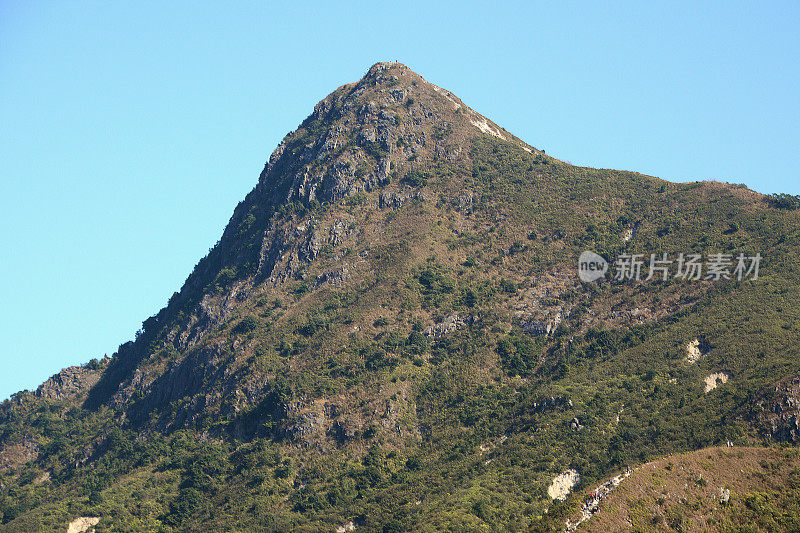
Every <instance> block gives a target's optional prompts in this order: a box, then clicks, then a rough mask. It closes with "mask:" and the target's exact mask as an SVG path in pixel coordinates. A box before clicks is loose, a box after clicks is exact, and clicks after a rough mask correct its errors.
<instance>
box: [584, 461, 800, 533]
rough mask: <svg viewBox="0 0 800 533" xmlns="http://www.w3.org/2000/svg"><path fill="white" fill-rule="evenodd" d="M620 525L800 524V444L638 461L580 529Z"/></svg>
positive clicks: (764, 527) (737, 527)
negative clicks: (799, 448)
mask: <svg viewBox="0 0 800 533" xmlns="http://www.w3.org/2000/svg"><path fill="white" fill-rule="evenodd" d="M592 493H593V490H590V491H587V494H585V495H584V496H585V497H590V496H591V495H592ZM576 521H577V520H576ZM624 530H636V531H800V455H799V454H798V450H797V448H784V449H780V448H778V449H775V448H739V447H733V448H730V447H722V448H704V449H702V450H698V451H695V452H688V453H683V454H678V455H673V456H669V457H665V458H663V459H660V460H657V461H653V462H650V463H646V464H644V465H641V466H640V467H638V468H636V469H634V470H633V471H632V473H631V474H630V476H629V477H627V478H625V479H624V480H623V481H622V482H620V484H619V486H618V487H617V488H615V489H614V490H612V491H611V492H610V493H609V494H608V496H606V497H605V498H603V499H602V500H601V502H600V505H599V509H598V510H597V511H596V512H595V513H594V515H593V516H592V517H591V518H590V519H588V520H586V521H585V522H583V523H582V524H581V526H580V528H579V529H578V531H597V532H605V531H624Z"/></svg>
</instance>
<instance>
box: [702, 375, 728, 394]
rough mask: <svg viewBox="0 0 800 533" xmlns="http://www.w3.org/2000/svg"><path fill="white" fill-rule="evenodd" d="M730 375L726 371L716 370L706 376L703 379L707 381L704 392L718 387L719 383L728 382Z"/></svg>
mask: <svg viewBox="0 0 800 533" xmlns="http://www.w3.org/2000/svg"><path fill="white" fill-rule="evenodd" d="M728 377H729V376H728V374H726V373H725V372H714V373H713V374H711V375H709V376H706V378H705V379H704V380H703V381H705V382H706V386H705V389H703V392H706V393H708V392H711V391H712V390H714V389H716V388H717V386H718V385H721V384H722V383H725V382H727V381H728Z"/></svg>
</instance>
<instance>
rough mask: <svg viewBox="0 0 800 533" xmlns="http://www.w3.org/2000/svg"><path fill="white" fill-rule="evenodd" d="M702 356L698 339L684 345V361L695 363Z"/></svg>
mask: <svg viewBox="0 0 800 533" xmlns="http://www.w3.org/2000/svg"><path fill="white" fill-rule="evenodd" d="M701 357H703V354H702V353H701V352H700V339H695V340H693V341H692V342H690V343H689V344H687V345H686V362H687V363H689V364H693V363H696V362H697V361H699V360H700V358H701Z"/></svg>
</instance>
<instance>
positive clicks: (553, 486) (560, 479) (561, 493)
mask: <svg viewBox="0 0 800 533" xmlns="http://www.w3.org/2000/svg"><path fill="white" fill-rule="evenodd" d="M580 480H581V476H580V474H578V473H577V472H576V471H575V470H572V469H570V470H565V471H564V472H562V473H560V474H559V475H557V476H556V477H554V478H553V482H552V483H550V486H549V487H547V495H548V496H550V497H551V498H553V499H554V500H566V499H567V496H569V493H570V492H571V491H572V489H573V488H574V487H575V485H577V484H578V483H579V482H580Z"/></svg>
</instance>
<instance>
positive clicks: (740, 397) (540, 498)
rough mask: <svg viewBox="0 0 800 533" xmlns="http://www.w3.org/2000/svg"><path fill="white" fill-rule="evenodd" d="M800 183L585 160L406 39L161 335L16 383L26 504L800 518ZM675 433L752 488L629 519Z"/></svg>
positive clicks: (3, 424)
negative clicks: (670, 177)
mask: <svg viewBox="0 0 800 533" xmlns="http://www.w3.org/2000/svg"><path fill="white" fill-rule="evenodd" d="M498 96H501V95H498ZM275 105H280V103H279V102H276V103H275ZM798 206H800V201H798V199H797V198H794V197H789V196H788V195H775V196H763V195H761V194H758V193H756V192H753V191H751V190H748V189H747V188H746V187H745V186H743V185H735V184H727V183H719V182H713V181H708V182H695V183H680V184H678V183H671V182H668V181H663V180H660V179H658V178H654V177H650V176H645V175H642V174H638V173H634V172H622V171H615V170H604V169H602V170H601V169H593V168H586V167H578V166H574V165H571V164H568V163H565V162H563V161H560V160H558V159H556V158H554V157H552V156H550V155H547V154H546V153H545V151H544V150H542V149H539V148H534V147H533V146H530V145H528V144H526V143H525V142H523V141H522V140H520V139H518V138H517V137H515V136H514V135H512V134H511V133H509V132H507V131H506V130H504V129H503V128H502V127H500V126H498V125H497V124H495V123H494V122H492V121H491V120H489V119H488V118H486V117H484V116H482V115H480V114H479V113H477V112H475V111H473V110H472V109H470V108H469V107H468V106H467V105H465V104H464V103H463V102H462V101H461V100H460V99H459V98H458V97H456V96H455V95H454V94H452V93H451V92H449V91H448V90H446V89H443V88H440V87H438V86H436V85H434V84H432V83H430V82H428V81H426V80H424V79H423V78H422V77H421V76H419V75H418V74H416V73H415V72H413V71H412V70H410V69H409V68H408V67H406V66H405V65H403V64H400V63H378V64H376V65H374V66H373V67H372V68H370V69H369V71H368V72H367V73H366V75H365V76H364V77H363V78H362V79H360V80H359V81H357V82H355V83H351V84H347V85H343V86H342V87H339V88H338V89H336V90H335V91H334V92H333V93H331V94H330V95H328V96H327V97H326V98H324V99H323V100H322V101H321V102H319V103H318V104H317V105H316V106H315V107H314V110H313V112H312V113H311V114H310V115H309V116H308V118H306V119H305V120H304V121H303V122H302V124H300V126H299V127H298V128H297V130H295V131H293V132H291V133H289V134H288V135H287V136H286V137H285V138H284V139H283V141H281V143H280V145H279V146H278V147H277V148H276V149H275V151H274V152H273V153H272V155H271V156H270V157H269V160H268V161H267V163H266V165H265V167H264V170H263V171H262V172H261V175H260V176H259V177H258V182H257V183H256V185H255V187H254V188H253V190H252V191H251V192H250V193H249V194H248V195H247V196H246V197H245V198H244V200H243V201H242V202H240V203H239V205H238V206H236V208H235V210H234V212H233V215H232V217H231V219H230V222H229V223H228V225H227V227H226V228H225V230H224V232H223V234H222V236H221V238H220V240H219V241H218V242H217V244H216V245H215V246H214V247H213V248H212V249H211V251H210V252H209V254H208V255H207V256H206V257H204V258H202V259H201V260H200V261H199V262H198V264H197V266H196V267H195V268H194V270H193V272H192V274H191V275H190V276H189V278H188V279H187V280H186V282H185V283H184V285H183V287H181V289H180V290H179V291H178V292H176V293H175V294H174V295H173V296H172V297H171V298H170V299H169V302H168V303H167V304H166V306H165V307H164V308H163V309H162V310H161V311H159V312H158V313H157V314H156V315H154V316H152V317H150V318H147V319H146V320H144V322H143V324H142V328H141V330H140V331H139V333H138V334H137V336H136V339H135V340H132V341H130V342H126V343H124V344H122V345H120V347H119V349H118V351H117V352H116V353H115V354H114V355H113V356H112V357H104V358H101V359H93V360H91V361H90V362H89V363H87V364H86V365H84V366H81V367H73V368H67V369H65V370H63V371H62V372H60V373H59V374H57V375H55V376H53V377H52V378H50V379H49V380H48V381H47V382H46V383H44V384H43V385H42V386H40V387H39V388H38V389H37V390H36V391H34V392H28V391H23V392H20V393H17V394H15V395H14V396H13V397H12V398H11V399H10V400H7V401H5V402H3V404H2V405H1V406H0V529H2V530H3V531H64V530H65V529H66V528H67V527H84V525H85V526H86V527H93V528H94V529H95V531H96V532H98V533H100V532H102V531H159V532H165V531H166V532H169V531H337V532H344V531H354V530H355V531H441V530H447V531H450V530H452V531H522V530H533V531H560V530H564V529H565V528H570V530H575V529H577V530H580V528H597V529H599V528H603V527H605V528H606V529H607V528H608V527H611V528H612V529H614V528H617V527H622V526H620V524H623V523H624V524H627V525H629V526H630V527H631V528H634V527H636V528H639V529H648V528H650V529H658V530H661V529H668V528H671V527H672V528H677V527H678V526H680V527H681V528H683V529H686V530H692V529H698V528H709V527H715V526H719V527H720V528H723V529H724V528H730V529H736V528H738V527H745V526H747V527H756V529H760V530H772V531H774V530H781V529H787V530H788V529H791V528H792V527H794V526H795V525H796V521H797V515H796V514H794V513H786V512H783V513H782V512H781V509H782V508H786V506H787V505H790V503H787V502H791V501H795V502H796V501H798V500H799V498H798V497H800V485H799V484H798V483H796V481H797V480H796V479H795V478H796V477H797V475H796V473H797V472H798V471H799V470H798V468H800V463H799V462H798V454H797V453H796V451H797V449H796V448H795V446H796V445H797V442H798V435H799V434H800V433H798V432H799V431H800V429H798V415H800V402H799V401H798V383H800V354H798V346H799V345H800V343H799V342H798V341H800V338H799V337H800V305H799V304H798V302H799V301H800V285H799V284H798V283H797V279H798V275H800V272H799V271H800V264H798V261H797V257H798V253H799V252H800V224H798V223H799V222H800V210H798V209H797V207H798ZM586 251H590V252H591V257H593V258H596V259H594V260H593V261H594V262H595V263H597V264H598V265H600V262H601V261H606V262H607V263H608V264H607V271H605V270H602V271H601V272H600V274H597V275H596V276H593V277H592V278H591V281H582V279H584V278H583V277H582V276H581V275H580V271H581V269H583V268H584V266H585V265H581V264H579V257H580V256H581V254H582V253H584V252H586ZM587 268H588V267H587ZM598 268H599V266H598ZM778 444H780V445H781V446H784V447H786V448H785V450H782V451H775V450H768V447H769V446H775V445H778ZM715 446H716V447H717V448H711V447H715ZM720 446H721V447H723V448H725V449H726V450H727V449H728V448H737V447H741V449H742V450H745V451H746V455H747V458H748V461H750V462H752V463H753V465H761V466H758V468H763V469H765V470H764V471H765V472H766V474H764V475H763V476H758V475H755V474H754V475H753V476H750V477H748V478H747V479H748V481H747V483H743V482H740V483H738V484H736V483H737V482H736V479H735V477H736V476H732V475H730V472H729V470H730V469H731V468H733V467H734V466H735V465H736V464H737V463H736V461H735V460H732V459H731V457H735V456H734V455H731V454H732V453H734V452H732V451H731V452H728V451H724V450H723V451H719V450H720V448H719V447H720ZM707 448H708V449H709V450H712V451H713V453H712V451H709V452H708V458H707V459H702V457H705V456H704V455H702V454H704V453H705V452H704V451H701V450H706V449H707ZM745 451H743V452H742V453H745ZM723 452H724V453H723ZM670 454H673V455H676V456H678V455H679V456H680V457H681V458H682V459H676V460H675V461H676V464H680V465H690V466H691V468H693V469H694V470H697V471H698V472H699V471H700V470H698V468H700V467H699V466H697V464H700V465H701V466H702V468H705V469H706V470H708V469H709V468H710V469H711V470H713V467H714V465H715V464H718V470H716V471H715V473H714V475H713V476H711V477H709V476H708V475H707V477H709V479H711V478H713V479H714V480H719V481H715V482H718V483H720V484H723V485H724V484H726V483H727V484H728V485H730V486H728V485H725V486H720V487H716V486H715V487H711V488H708V489H706V488H705V487H706V486H705V485H702V482H701V481H698V480H697V479H693V480H692V482H691V483H692V484H693V485H692V486H691V487H689V485H687V487H689V489H691V490H689V489H686V488H684V489H682V488H681V487H682V486H683V485H681V483H682V481H681V480H678V481H681V483H678V481H675V480H672V478H670V479H671V480H672V481H670V483H669V484H668V485H666V484H665V485H664V487H668V488H669V491H668V492H669V493H668V494H667V493H665V494H660V495H654V496H653V497H652V498H650V499H648V500H647V502H648V503H647V505H643V506H640V507H636V505H635V504H634V503H631V502H628V503H626V506H625V507H624V517H625V518H624V521H621V519H620V516H622V515H620V514H619V512H621V511H619V509H620V507H619V505H617V506H616V507H614V506H610V505H608V504H606V503H604V501H603V498H605V495H606V494H614V491H615V490H618V489H617V486H618V485H619V486H620V487H624V483H630V486H633V485H634V483H636V484H642V483H644V484H646V483H647V482H648V481H647V480H646V479H645V477H644V476H645V474H644V473H643V472H645V471H644V470H642V468H644V467H642V466H641V465H648V464H651V463H649V462H651V461H660V462H659V463H657V464H658V465H660V466H659V468H661V467H663V468H668V467H667V464H669V465H672V464H673V463H672V462H669V460H668V459H664V458H665V457H667V456H669V455H670ZM776 454H777V455H776ZM698 458H700V459H698ZM759 458H760V459H759ZM698 461H699V463H698ZM704 461H705V462H704ZM758 461H761V462H760V463H759V462H758ZM767 463H769V464H770V465H774V466H769V465H767V466H764V465H766V464H767ZM652 464H655V463H652ZM748 464H750V463H748ZM732 465H734V466H732ZM756 467H757V466H753V468H756ZM629 468H631V469H633V470H629ZM669 468H672V467H671V466H670V467H669ZM687 468H689V466H687ZM694 470H692V471H693V472H694ZM711 470H708V471H711ZM631 472H634V474H633V475H630V473H631ZM623 473H624V474H623ZM665 475H666V474H665ZM669 475H671V476H673V477H674V474H669ZM629 476H630V479H631V480H632V481H630V482H628V481H627V478H628V477H629ZM684 477H685V476H684ZM676 479H677V478H676ZM770 479H771V480H773V481H769V480H770ZM564 480H567V481H568V482H565V481H564ZM609 480H611V481H609ZM759 480H762V481H763V483H761V484H759ZM673 481H674V482H673ZM665 483H666V482H665ZM701 485H702V487H703V490H700V489H698V488H697V487H700V486H701ZM636 486H639V485H636ZM554 487H555V488H554ZM597 487H602V490H600V489H599V488H597ZM619 490H620V491H622V489H619ZM648 490H649V489H648ZM664 490H667V489H666V488H665V489H664ZM682 490H689V492H687V493H686V494H689V493H691V494H703V495H706V496H708V495H709V494H710V495H712V496H713V495H716V494H717V492H718V491H721V492H720V493H724V494H727V499H726V501H725V503H724V504H722V503H720V502H719V501H717V499H715V498H716V496H714V497H711V496H709V497H708V498H706V499H700V500H697V501H698V503H697V505H688V504H686V503H685V499H686V498H687V497H689V496H686V495H685V494H683V493H682V492H681V491H682ZM670 491H671V492H670ZM692 491H693V492H692ZM725 491H728V492H727V493H725ZM745 491H746V492H745ZM617 494H618V496H614V498H617V500H619V498H622V497H623V496H619V495H620V494H626V493H625V492H618V493H617ZM648 494H649V493H648ZM753 494H758V496H757V497H755V496H753ZM692 497H694V496H692ZM697 497H698V498H699V497H700V496H697ZM703 497H704V498H705V496H703ZM681 498H683V499H681ZM668 500H669V502H672V503H669V504H668V503H665V502H667V501H668ZM606 501H613V499H612V496H610V495H609V496H608V500H606ZM620 501H621V500H620ZM626 501H627V500H626ZM693 501H694V500H693ZM674 502H680V503H674ZM756 508H757V509H758V512H754V511H753V510H754V509H756ZM615 509H616V511H615ZM615 513H616V514H615ZM754 516H755V517H756V518H754ZM576 517H579V518H576ZM576 520H579V521H580V522H579V523H578V522H576ZM754 520H755V521H754ZM75 524H77V525H75ZM87 524H88V525H87ZM676 524H677V525H676ZM754 524H755V525H754ZM723 526H724V527H723Z"/></svg>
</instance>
